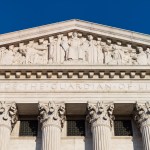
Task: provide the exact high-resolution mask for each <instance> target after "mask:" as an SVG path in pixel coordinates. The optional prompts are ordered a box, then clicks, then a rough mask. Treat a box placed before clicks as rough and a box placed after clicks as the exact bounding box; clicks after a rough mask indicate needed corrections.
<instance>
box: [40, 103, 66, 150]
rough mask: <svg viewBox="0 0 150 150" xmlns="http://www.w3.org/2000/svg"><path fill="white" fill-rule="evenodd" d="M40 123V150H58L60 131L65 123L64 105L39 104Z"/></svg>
mask: <svg viewBox="0 0 150 150" xmlns="http://www.w3.org/2000/svg"><path fill="white" fill-rule="evenodd" d="M39 113H40V116H39V118H40V122H41V123H42V150H60V144H61V143H60V140H61V129H62V127H63V124H64V121H65V105H64V104H63V103H61V104H55V103H54V102H49V103H47V104H45V103H39Z"/></svg>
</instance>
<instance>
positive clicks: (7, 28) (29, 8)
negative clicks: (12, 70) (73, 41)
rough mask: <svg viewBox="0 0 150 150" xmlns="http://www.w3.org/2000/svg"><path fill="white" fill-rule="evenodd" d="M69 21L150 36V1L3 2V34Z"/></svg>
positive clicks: (0, 3) (0, 5)
mask: <svg viewBox="0 0 150 150" xmlns="http://www.w3.org/2000/svg"><path fill="white" fill-rule="evenodd" d="M70 19H81V20H86V21H90V22H95V23H100V24H104V25H108V26H113V27H118V28H122V29H127V30H132V31H136V32H141V33H146V34H150V0H0V34H3V33H7V32H12V31H17V30H21V29H27V28H31V27H36V26H41V25H45V24H50V23H54V22H59V21H65V20H70Z"/></svg>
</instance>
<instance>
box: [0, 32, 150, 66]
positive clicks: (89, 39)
mask: <svg viewBox="0 0 150 150" xmlns="http://www.w3.org/2000/svg"><path fill="white" fill-rule="evenodd" d="M65 63H66V64H70V63H74V64H78V63H79V64H80V63H81V64H83V63H84V64H99V65H150V48H147V49H146V50H144V49H143V47H140V46H139V47H136V48H133V47H132V45H131V44H126V45H123V44H122V43H121V42H115V43H114V42H112V40H110V39H106V40H105V41H104V40H103V39H102V38H100V37H94V36H93V35H86V36H83V35H82V34H81V33H78V32H70V33H68V34H67V35H63V34H59V35H57V36H56V37H55V36H51V37H49V38H48V39H44V38H41V39H39V40H38V41H37V40H35V41H34V40H32V41H29V42H28V43H19V44H18V46H16V45H9V46H8V47H0V65H13V64H14V65H15V64H16V65H19V64H35V65H36V64H65Z"/></svg>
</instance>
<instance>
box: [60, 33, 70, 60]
mask: <svg viewBox="0 0 150 150" xmlns="http://www.w3.org/2000/svg"><path fill="white" fill-rule="evenodd" d="M60 45H61V47H62V52H61V56H62V60H68V53H69V43H68V37H67V36H63V37H62V41H61V44H60Z"/></svg>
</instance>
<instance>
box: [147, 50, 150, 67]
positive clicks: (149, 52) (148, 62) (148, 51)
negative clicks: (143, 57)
mask: <svg viewBox="0 0 150 150" xmlns="http://www.w3.org/2000/svg"><path fill="white" fill-rule="evenodd" d="M146 54H147V64H148V65H150V48H147V49H146Z"/></svg>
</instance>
